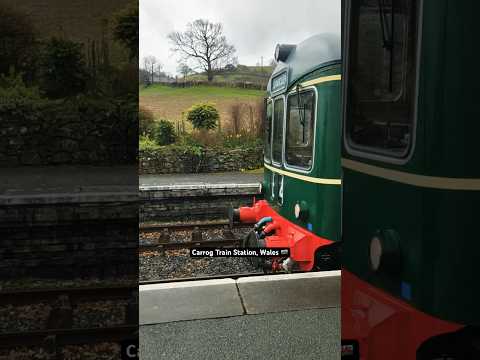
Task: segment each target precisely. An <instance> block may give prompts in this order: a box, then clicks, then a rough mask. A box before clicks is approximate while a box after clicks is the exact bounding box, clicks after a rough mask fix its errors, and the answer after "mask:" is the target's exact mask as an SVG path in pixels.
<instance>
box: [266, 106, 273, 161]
mask: <svg viewBox="0 0 480 360" xmlns="http://www.w3.org/2000/svg"><path fill="white" fill-rule="evenodd" d="M272 107H273V106H272V101H271V100H268V101H267V108H266V118H265V141H264V143H265V149H264V155H265V161H267V162H270V160H271V158H272V118H273V111H272V110H273V109H272Z"/></svg>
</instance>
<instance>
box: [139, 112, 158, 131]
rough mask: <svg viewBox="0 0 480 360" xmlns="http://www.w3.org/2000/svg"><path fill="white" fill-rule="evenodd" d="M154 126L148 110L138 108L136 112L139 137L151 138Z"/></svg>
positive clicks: (151, 114) (151, 115)
mask: <svg viewBox="0 0 480 360" xmlns="http://www.w3.org/2000/svg"><path fill="white" fill-rule="evenodd" d="M154 126H155V120H154V118H153V113H152V112H151V111H150V110H148V109H145V108H143V107H140V109H139V110H138V133H139V134H140V135H141V136H152V135H153V128H154Z"/></svg>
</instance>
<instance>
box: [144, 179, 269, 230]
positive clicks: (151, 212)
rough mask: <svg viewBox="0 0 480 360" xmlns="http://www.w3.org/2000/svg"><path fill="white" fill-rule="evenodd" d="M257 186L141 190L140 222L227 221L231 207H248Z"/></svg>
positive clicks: (183, 186) (182, 187)
mask: <svg viewBox="0 0 480 360" xmlns="http://www.w3.org/2000/svg"><path fill="white" fill-rule="evenodd" d="M254 197H255V198H256V199H260V198H261V191H260V184H209V185H203V184H201V185H165V186H141V187H140V213H139V219H140V222H157V221H185V219H189V220H202V219H208V220H212V219H226V218H228V216H227V215H228V212H227V211H228V209H229V207H230V206H232V207H234V208H238V207H240V206H251V204H252V202H253V198H254Z"/></svg>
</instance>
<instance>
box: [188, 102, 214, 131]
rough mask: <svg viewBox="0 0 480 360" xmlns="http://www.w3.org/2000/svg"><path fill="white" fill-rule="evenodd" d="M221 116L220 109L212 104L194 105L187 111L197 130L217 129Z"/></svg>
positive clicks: (189, 119)
mask: <svg viewBox="0 0 480 360" xmlns="http://www.w3.org/2000/svg"><path fill="white" fill-rule="evenodd" d="M219 118H220V115H219V114H218V110H217V109H216V108H215V106H213V105H212V104H197V105H193V106H192V107H191V108H190V109H189V110H188V112H187V120H188V121H190V122H191V123H192V125H193V128H194V129H197V130H213V129H215V128H216V127H217V123H218V119H219Z"/></svg>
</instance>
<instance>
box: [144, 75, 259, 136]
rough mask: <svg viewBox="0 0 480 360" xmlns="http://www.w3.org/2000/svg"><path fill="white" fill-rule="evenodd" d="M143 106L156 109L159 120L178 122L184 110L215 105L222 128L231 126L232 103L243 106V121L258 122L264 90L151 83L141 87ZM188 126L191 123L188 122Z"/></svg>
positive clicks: (154, 110)
mask: <svg viewBox="0 0 480 360" xmlns="http://www.w3.org/2000/svg"><path fill="white" fill-rule="evenodd" d="M139 95H140V96H139V100H140V106H141V107H144V108H146V109H149V110H151V111H152V112H153V114H154V116H155V118H156V119H167V120H170V121H172V122H175V123H178V122H181V120H182V113H183V112H184V111H186V110H187V109H188V108H190V107H191V106H192V105H194V104H197V103H200V102H210V103H213V104H215V106H216V107H217V109H218V111H219V113H220V122H221V125H222V127H225V126H227V127H228V126H229V124H230V123H231V117H232V110H231V109H232V106H235V105H239V106H241V115H240V116H241V118H242V122H248V123H250V122H251V121H259V120H260V117H261V109H262V105H263V98H264V96H265V95H266V94H265V91H261V90H253V89H241V88H230V87H216V86H195V87H188V88H180V87H170V86H167V85H158V84H157V85H152V86H149V87H147V88H143V87H142V88H140V93H139ZM187 126H188V124H187Z"/></svg>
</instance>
